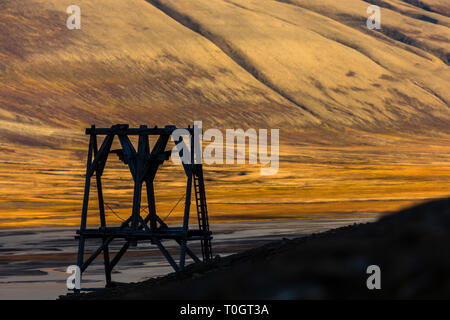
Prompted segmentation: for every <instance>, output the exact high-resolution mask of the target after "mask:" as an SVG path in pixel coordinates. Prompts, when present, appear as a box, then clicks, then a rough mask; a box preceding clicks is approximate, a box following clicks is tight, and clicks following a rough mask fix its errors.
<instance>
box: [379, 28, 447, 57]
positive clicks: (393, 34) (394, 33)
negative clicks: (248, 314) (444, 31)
mask: <svg viewBox="0 0 450 320" xmlns="http://www.w3.org/2000/svg"><path fill="white" fill-rule="evenodd" d="M377 31H378V32H380V33H382V34H384V35H385V36H387V37H389V38H391V39H394V40H396V41H399V42H402V43H404V44H407V45H410V46H413V47H416V48H419V49H422V50H424V51H426V52H429V53H431V54H433V55H434V56H436V57H437V58H439V59H440V60H442V62H444V63H445V64H447V65H450V59H449V58H450V53H448V52H445V51H444V50H443V49H435V48H430V47H429V46H427V45H425V44H424V43H422V42H420V41H417V40H415V39H413V38H411V37H408V36H407V35H405V34H404V33H402V32H400V31H398V30H397V29H394V28H391V27H386V26H382V28H381V29H380V30H377Z"/></svg>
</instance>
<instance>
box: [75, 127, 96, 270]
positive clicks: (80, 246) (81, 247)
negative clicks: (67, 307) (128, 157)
mask: <svg viewBox="0 0 450 320" xmlns="http://www.w3.org/2000/svg"><path fill="white" fill-rule="evenodd" d="M92 129H95V126H92ZM95 139H96V137H95V135H94V134H91V136H90V139H89V151H88V156H87V165H86V180H85V184H84V198H83V209H82V211H81V223H80V238H79V240H78V257H77V265H78V267H79V268H80V269H81V268H82V266H83V257H84V242H85V238H84V236H83V232H84V231H85V230H86V220H87V210H88V205H89V191H90V187H91V174H90V172H91V164H92V153H93V149H94V143H95V141H94V140H95Z"/></svg>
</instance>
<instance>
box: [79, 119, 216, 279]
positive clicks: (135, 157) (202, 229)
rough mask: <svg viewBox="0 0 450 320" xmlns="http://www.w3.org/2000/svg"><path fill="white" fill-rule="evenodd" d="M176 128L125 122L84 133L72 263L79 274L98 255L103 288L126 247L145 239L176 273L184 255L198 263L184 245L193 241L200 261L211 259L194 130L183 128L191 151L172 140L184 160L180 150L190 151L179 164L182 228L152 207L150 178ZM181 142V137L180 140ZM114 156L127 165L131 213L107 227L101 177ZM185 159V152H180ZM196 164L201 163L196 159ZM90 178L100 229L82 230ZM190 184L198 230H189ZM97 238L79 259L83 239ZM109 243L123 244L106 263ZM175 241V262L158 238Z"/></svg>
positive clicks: (165, 157)
mask: <svg viewBox="0 0 450 320" xmlns="http://www.w3.org/2000/svg"><path fill="white" fill-rule="evenodd" d="M176 129H177V128H176V127H175V126H166V127H164V128H157V127H155V128H147V126H143V125H142V126H140V127H139V128H129V127H128V125H126V124H118V125H114V126H112V127H111V128H95V126H92V127H91V128H88V129H86V134H88V135H90V141H89V151H88V157H87V168H86V182H85V189H84V200H83V209H82V213H81V225H80V230H78V231H77V234H78V236H77V238H78V239H79V247H78V260H77V265H78V266H79V267H80V271H81V272H84V271H85V270H86V268H87V267H88V266H89V265H90V264H91V263H92V261H94V259H95V258H96V257H97V256H98V255H100V253H102V252H103V257H104V265H105V277H106V284H107V285H109V284H111V271H112V269H113V268H114V266H115V265H116V264H117V263H118V262H119V260H120V259H121V258H122V256H123V255H124V254H125V252H126V251H127V250H128V248H129V247H130V246H136V245H137V242H138V241H144V240H149V241H150V242H151V243H152V244H155V245H156V246H157V247H158V248H159V250H160V251H161V252H162V254H163V255H164V257H165V258H166V259H167V261H168V262H169V263H170V265H171V266H172V267H173V268H174V269H175V271H178V270H181V269H183V268H184V266H185V260H186V254H188V255H189V256H190V257H191V258H192V259H193V260H194V261H195V262H200V259H199V258H198V257H197V256H196V255H195V253H194V252H193V251H192V250H190V249H189V247H188V246H187V244H188V242H189V241H192V240H198V241H200V242H201V249H202V258H203V261H206V260H210V259H211V258H212V251H211V239H212V237H211V232H210V231H209V223H208V211H207V206H206V197H205V184H204V179H203V170H202V165H201V163H199V164H197V163H196V162H198V161H194V152H193V150H196V149H195V148H194V145H195V144H197V145H198V146H200V141H199V139H198V137H196V135H195V134H194V132H195V131H194V128H187V129H183V130H186V132H188V133H189V138H188V140H189V144H190V148H186V147H187V146H186V145H185V142H184V140H183V139H182V138H180V139H178V140H177V141H175V144H176V146H177V147H178V151H179V154H180V158H182V159H183V152H186V150H190V151H189V157H187V158H188V159H189V158H190V161H183V162H182V165H183V168H184V171H185V173H186V176H187V184H186V197H185V207H184V216H183V223H182V226H181V227H175V228H174V227H168V226H167V225H166V224H165V223H164V221H162V220H161V219H160V218H159V217H158V215H157V213H156V209H155V194H154V189H153V180H154V178H155V175H156V172H157V171H158V168H159V166H160V165H162V164H163V162H164V161H166V160H169V158H170V156H171V151H165V148H166V146H167V143H168V141H169V138H170V136H171V135H172V133H173V132H174V131H175V130H176ZM132 135H133V136H139V141H138V150H137V152H136V150H135V148H134V146H133V144H132V143H131V141H130V139H129V136H132ZM151 135H152V136H159V137H158V139H157V141H156V143H155V145H154V146H153V148H152V150H151V151H150V144H149V136H151ZM98 136H105V138H104V140H103V143H102V144H101V146H100V149H98V144H97V137H98ZM116 136H117V137H118V139H119V142H120V145H121V147H122V149H118V150H111V146H112V143H113V140H114V138H115V137H116ZM185 140H186V139H185ZM111 153H115V154H117V155H118V156H119V159H120V160H122V161H123V162H124V163H125V164H126V165H128V167H129V169H130V172H131V175H132V177H133V180H134V196H133V207H132V208H133V209H132V212H131V215H130V217H129V218H128V219H126V220H125V221H124V222H123V223H122V224H121V225H120V226H117V227H108V226H107V224H106V217H105V203H104V199H103V190H102V180H101V177H102V174H103V170H104V169H105V165H106V161H107V160H108V155H109V154H111ZM185 156H186V154H185ZM200 162H201V161H200ZM94 175H95V179H96V185H97V194H98V197H97V198H98V208H99V215H100V227H98V228H86V221H87V214H88V202H89V192H90V184H91V178H92V177H93V176H94ZM144 182H145V186H146V191H147V201H148V215H147V216H145V217H142V216H141V192H142V188H143V184H144ZM192 184H194V192H195V199H196V208H197V216H198V226H199V228H198V229H190V228H189V213H190V205H191V194H192ZM91 238H96V239H101V240H102V243H101V245H100V246H99V247H98V249H97V250H95V251H94V252H93V253H92V254H91V255H90V257H89V258H87V259H86V260H84V253H85V248H84V247H85V241H86V239H91ZM114 239H123V240H124V241H125V243H124V244H123V246H122V247H121V249H120V250H119V251H118V252H117V253H116V254H115V256H114V257H113V258H112V259H110V252H109V245H110V243H111V242H112V241H113V240H114ZM169 239H170V240H175V241H176V242H177V243H178V245H179V247H180V257H179V262H178V263H177V262H176V260H175V259H174V258H173V257H172V255H171V254H170V253H169V252H168V251H167V249H166V248H165V247H164V246H163V244H162V242H163V240H169Z"/></svg>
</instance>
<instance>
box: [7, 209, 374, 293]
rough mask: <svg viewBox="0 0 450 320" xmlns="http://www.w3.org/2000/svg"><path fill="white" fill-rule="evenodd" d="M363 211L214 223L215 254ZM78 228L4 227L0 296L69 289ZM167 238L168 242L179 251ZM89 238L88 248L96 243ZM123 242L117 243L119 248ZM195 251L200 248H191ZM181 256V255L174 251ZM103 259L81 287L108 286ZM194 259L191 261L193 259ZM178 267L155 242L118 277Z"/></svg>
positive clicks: (119, 269) (135, 254)
mask: <svg viewBox="0 0 450 320" xmlns="http://www.w3.org/2000/svg"><path fill="white" fill-rule="evenodd" d="M373 220H374V218H372V217H364V216H363V215H361V216H359V217H355V218H352V219H318V220H289V221H263V222H236V223H216V224H211V230H212V231H213V233H214V234H213V237H214V239H213V253H214V255H217V254H219V255H221V256H226V255H229V254H233V253H235V252H239V251H242V250H246V249H249V248H253V247H257V246H259V245H262V244H264V243H267V242H269V241H273V240H279V239H282V238H295V237H300V236H304V235H309V234H311V233H316V232H322V231H325V230H328V229H332V228H336V227H340V226H344V225H349V224H353V223H361V222H369V221H373ZM75 229H76V228H74V227H68V228H28V229H8V230H0V299H55V298H57V297H58V296H59V295H62V294H65V293H67V292H68V290H67V288H66V279H67V277H68V274H66V273H65V271H66V269H67V267H68V266H69V265H73V264H75V261H76V251H77V241H76V240H75V239H74V235H75ZM171 242H172V241H168V242H166V243H165V246H166V247H167V248H168V249H169V250H172V249H175V248H176V246H177V245H176V244H175V243H173V244H172V243H171ZM95 244H96V243H95V242H94V241H88V242H87V247H86V249H87V250H92V249H93V248H94V247H95ZM121 244H122V243H121V242H119V241H117V242H116V243H114V242H113V243H112V245H111V251H112V252H116V251H118V250H119V248H120V246H121ZM190 247H191V248H192V249H193V250H194V251H196V250H198V249H199V248H198V246H196V245H194V244H193V245H192V246H190ZM175 256H176V255H175ZM102 261H103V259H102V257H101V256H99V257H98V258H97V260H95V261H94V263H93V264H91V266H89V268H88V269H87V271H86V272H85V273H84V274H83V281H82V288H101V287H103V286H104V284H105V283H104V274H103V265H102ZM188 261H190V260H188ZM172 271H173V270H172V269H171V267H170V266H169V265H168V263H167V262H166V260H165V259H164V258H163V257H162V255H161V254H160V253H159V251H158V250H157V249H156V248H155V246H153V245H151V244H150V243H148V242H147V243H139V245H138V247H137V248H133V249H130V250H129V251H128V252H127V254H126V255H125V256H124V257H123V258H122V260H121V261H120V263H119V264H118V265H117V266H116V267H115V269H114V272H113V275H112V277H113V280H114V281H118V282H136V281H142V280H145V279H148V278H151V277H155V276H161V275H165V274H167V273H170V272H172Z"/></svg>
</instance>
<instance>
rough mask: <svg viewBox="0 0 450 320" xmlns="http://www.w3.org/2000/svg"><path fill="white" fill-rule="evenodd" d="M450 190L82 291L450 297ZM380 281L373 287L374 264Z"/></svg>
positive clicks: (147, 295) (146, 295)
mask: <svg viewBox="0 0 450 320" xmlns="http://www.w3.org/2000/svg"><path fill="white" fill-rule="evenodd" d="M449 231H450V198H449V199H443V200H438V201H433V202H429V203H425V204H422V205H419V206H416V207H413V208H410V209H406V210H403V211H400V212H398V213H396V214H393V215H389V216H386V217H383V218H381V219H380V220H379V221H377V222H375V223H368V224H361V225H353V226H349V227H344V228H339V229H335V230H330V231H328V232H325V233H321V234H313V235H311V236H308V237H302V238H297V239H291V240H289V239H283V240H282V241H277V242H273V243H270V244H267V245H264V246H262V247H259V248H255V249H252V250H249V251H245V252H242V253H239V254H235V255H232V256H229V257H226V258H219V257H216V259H215V260H214V261H212V262H211V263H209V264H201V265H196V266H191V267H189V268H188V269H186V270H185V271H183V272H180V273H178V274H170V275H167V276H165V277H162V278H158V279H150V280H147V281H144V282H141V283H136V284H128V285H123V286H118V287H116V288H112V289H105V290H104V291H101V292H95V293H89V294H84V295H82V296H80V297H77V298H81V299H217V298H218V299H327V298H332V299H334V298H340V299H341V298H350V299H351V298H357V299H358V298H396V299H397V298H399V299H402V298H449V297H450V273H449V270H450V254H449V250H448V243H450V232H449ZM373 264H375V265H378V266H379V267H380V269H381V289H380V290H368V289H367V286H366V280H367V278H368V277H369V275H368V274H367V273H366V270H367V267H368V266H369V265H373Z"/></svg>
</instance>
